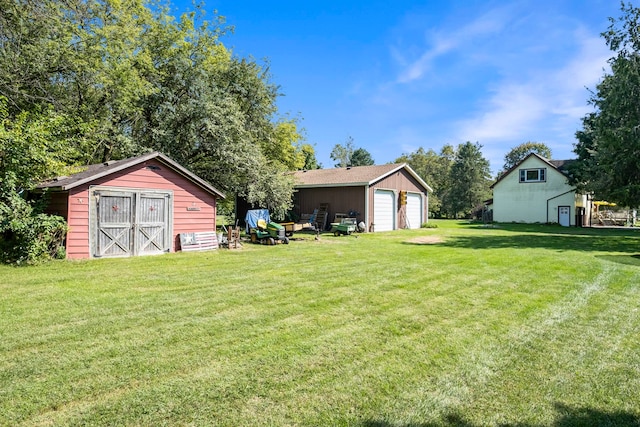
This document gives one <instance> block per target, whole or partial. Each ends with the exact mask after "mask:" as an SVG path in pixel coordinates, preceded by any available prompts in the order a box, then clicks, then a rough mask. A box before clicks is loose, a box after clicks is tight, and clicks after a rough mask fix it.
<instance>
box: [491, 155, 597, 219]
mask: <svg viewBox="0 0 640 427" xmlns="http://www.w3.org/2000/svg"><path fill="white" fill-rule="evenodd" d="M571 162H572V160H547V159H545V158H544V157H541V156H539V155H537V154H535V153H531V154H529V155H528V156H527V157H525V158H524V159H523V160H522V161H521V162H520V163H518V164H517V165H515V166H514V167H512V168H511V169H509V170H508V171H506V172H505V173H503V174H502V175H501V176H500V178H498V180H497V181H496V182H495V183H494V184H493V185H492V186H491V188H492V189H493V220H494V221H496V222H524V223H558V224H560V225H563V226H566V227H569V226H575V225H576V220H577V221H578V224H577V225H578V226H583V225H588V224H590V218H589V217H588V216H589V215H590V214H591V206H590V203H591V200H590V198H589V197H588V196H587V195H584V194H579V193H577V192H576V189H575V187H573V186H571V185H569V181H568V175H567V170H566V167H567V165H568V164H569V163H571Z"/></svg>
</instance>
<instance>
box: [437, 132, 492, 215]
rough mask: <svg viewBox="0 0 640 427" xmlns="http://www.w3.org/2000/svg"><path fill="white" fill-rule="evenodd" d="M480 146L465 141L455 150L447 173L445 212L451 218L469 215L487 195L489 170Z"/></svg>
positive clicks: (488, 192)
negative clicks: (448, 187) (447, 191)
mask: <svg viewBox="0 0 640 427" xmlns="http://www.w3.org/2000/svg"><path fill="white" fill-rule="evenodd" d="M481 149H482V146H481V145H480V144H478V143H475V144H472V143H471V142H469V141H467V142H466V143H464V144H460V145H459V146H458V149H457V150H456V155H455V159H454V161H453V164H452V165H451V169H450V171H449V180H450V194H449V200H448V206H447V210H448V213H449V214H450V215H451V216H453V217H456V218H457V217H458V216H459V215H461V214H462V215H465V216H466V215H469V214H470V213H471V212H472V211H473V210H474V209H475V208H477V207H478V206H479V205H481V204H482V202H483V200H485V199H486V198H487V197H488V196H489V194H490V191H489V184H490V177H491V170H490V167H489V161H488V160H486V159H485V158H484V157H483V155H482V151H481Z"/></svg>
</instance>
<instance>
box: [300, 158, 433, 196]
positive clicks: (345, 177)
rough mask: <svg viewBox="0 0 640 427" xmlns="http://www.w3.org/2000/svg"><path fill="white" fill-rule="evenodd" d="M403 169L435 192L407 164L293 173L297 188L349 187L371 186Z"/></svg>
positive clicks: (427, 188)
mask: <svg viewBox="0 0 640 427" xmlns="http://www.w3.org/2000/svg"><path fill="white" fill-rule="evenodd" d="M401 169H405V170H407V172H409V174H411V176H413V177H414V178H415V179H416V180H417V181H418V182H419V183H420V185H422V186H423V187H424V188H425V189H426V190H427V191H433V190H432V189H431V187H429V185H428V184H427V183H426V182H424V180H423V179H422V178H421V177H420V176H419V175H418V174H417V173H416V172H415V171H414V170H413V169H411V167H409V165H407V164H406V163H393V164H386V165H373V166H352V167H347V168H334V169H314V170H304V171H296V172H293V176H294V177H295V178H296V180H297V181H298V184H296V188H311V187H347V186H360V185H371V184H373V183H375V182H376V181H379V180H381V179H383V178H385V177H387V176H389V175H391V174H392V173H394V172H396V171H399V170H401Z"/></svg>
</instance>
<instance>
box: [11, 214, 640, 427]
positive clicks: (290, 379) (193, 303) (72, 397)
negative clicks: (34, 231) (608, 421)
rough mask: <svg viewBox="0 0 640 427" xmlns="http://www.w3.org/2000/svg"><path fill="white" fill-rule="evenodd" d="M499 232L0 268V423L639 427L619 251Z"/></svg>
mask: <svg viewBox="0 0 640 427" xmlns="http://www.w3.org/2000/svg"><path fill="white" fill-rule="evenodd" d="M507 228H508V229H488V228H480V227H475V226H466V225H460V224H457V223H456V224H452V225H451V226H450V225H449V223H445V224H443V226H442V228H439V229H436V230H416V231H398V232H393V233H382V234H380V235H360V236H359V237H358V238H357V239H356V238H355V237H342V238H333V237H332V236H321V239H320V241H315V240H312V238H311V239H309V240H307V241H294V242H292V244H291V245H289V246H285V245H280V246H276V247H263V246H250V245H249V246H247V247H246V248H245V249H243V250H242V251H236V252H234V251H218V252H212V253H206V254H205V253H199V254H175V255H170V256H166V257H164V256H163V257H151V258H145V259H125V260H98V261H91V262H81V263H54V264H51V265H48V266H41V267H36V268H29V269H9V268H4V267H2V268H0V288H2V291H6V293H4V294H3V295H6V296H7V298H6V299H5V298H4V297H3V299H2V306H0V308H2V310H3V313H4V312H7V313H8V314H9V315H8V316H7V317H3V318H2V319H0V327H1V328H0V330H2V331H3V332H2V333H3V344H1V345H2V346H3V347H2V349H3V352H2V355H1V356H0V367H2V370H1V372H2V373H1V374H0V375H1V376H0V378H1V384H0V385H1V386H2V387H1V388H0V414H2V415H0V424H3V423H6V424H7V425H20V424H21V425H47V424H48V425H113V424H120V425H189V424H194V425H229V426H231V425H233V426H238V425H360V426H371V425H382V426H385V427H386V426H395V425H398V426H405V425H413V424H418V425H420V424H424V423H428V422H430V423H436V424H438V423H444V424H447V423H449V421H447V420H449V419H459V420H462V421H464V422H468V423H469V424H470V425H488V424H491V423H492V422H491V421H487V420H501V419H504V420H510V422H513V420H531V422H532V423H536V422H538V421H537V420H554V421H556V420H558V419H559V418H561V417H562V415H561V410H560V409H558V408H561V406H557V405H560V404H570V403H571V402H572V400H571V399H560V398H556V397H557V396H558V395H560V394H561V393H562V392H566V390H569V389H576V390H581V391H580V393H576V394H575V396H576V400H575V401H577V399H578V398H580V399H582V400H581V402H582V403H581V405H580V406H576V407H575V408H576V411H578V410H584V409H585V408H586V409H593V410H598V411H601V412H603V411H604V412H605V413H607V414H608V413H614V414H615V413H617V412H622V415H621V416H626V417H633V416H634V414H635V415H637V411H636V410H635V409H634V408H637V407H638V398H637V397H631V398H629V397H626V396H627V395H626V394H624V393H626V392H627V391H628V388H629V387H630V386H632V385H637V383H634V382H632V381H630V380H628V379H626V378H627V377H626V374H628V373H633V372H636V367H637V358H636V356H634V355H629V353H634V354H636V353H637V346H638V345H637V342H636V341H635V340H634V339H633V335H632V333H633V331H637V323H636V319H634V318H633V316H619V315H618V316H616V315H615V312H616V310H625V309H628V311H629V310H631V311H632V310H633V309H634V308H637V290H633V287H632V286H630V285H628V284H627V285H626V286H625V285H623V284H624V283H634V281H636V283H637V279H638V277H637V271H638V266H637V265H635V264H634V261H633V258H631V257H630V255H631V254H633V252H631V251H632V248H633V244H634V243H635V245H636V247H638V246H637V243H638V242H639V241H638V237H637V235H636V234H635V233H633V232H623V233H622V234H602V235H600V234H595V235H593V238H594V239H595V240H597V242H596V243H593V242H592V243H589V244H587V245H586V247H585V248H582V249H581V248H578V247H576V246H575V244H576V242H582V239H584V237H585V236H583V235H580V234H578V235H575V236H573V235H571V234H569V235H565V234H562V233H560V234H559V235H560V237H563V238H564V239H567V240H559V241H558V242H556V243H554V242H555V240H554V239H553V238H552V236H550V234H551V233H548V232H545V231H547V230H549V231H553V234H554V235H557V234H558V233H557V231H558V230H560V231H562V232H563V233H564V232H565V230H563V229H559V228H554V227H550V228H542V232H541V231H540V230H539V229H535V230H530V229H529V228H528V227H524V226H511V227H507ZM581 231H582V230H576V232H578V233H580V232H581ZM589 232H590V233H592V231H589ZM421 236H422V237H425V236H427V237H434V236H436V237H438V238H440V243H437V244H431V245H422V244H412V243H408V241H410V240H412V239H413V238H414V237H421ZM589 237H591V236H589ZM485 240H488V242H486V243H485ZM607 241H609V244H608V245H606V244H605V242H607ZM527 242H528V244H527ZM512 244H513V245H515V246H517V247H509V245H512ZM606 248H609V250H606ZM606 257H610V258H606ZM611 257H614V258H611ZM615 257H618V258H615ZM617 260H624V263H622V262H613V261H617ZM116 270H117V271H119V273H117V274H115V273H113V272H114V271H116ZM599 274H602V276H600V279H598V277H599V276H598V275H599ZM10 276H11V277H12V279H13V282H12V284H11V285H7V284H6V283H7V282H6V281H5V280H4V279H5V278H7V277H10ZM34 277H37V278H39V279H38V280H34ZM57 279H59V281H58V282H56V280H57ZM598 280H599V281H598ZM594 284H595V285H594ZM27 287H29V291H25V288H27ZM29 295H33V298H32V299H30V298H29ZM634 298H635V300H634ZM566 311H568V312H569V314H567V313H566ZM605 313H606V316H608V317H607V318H606V319H609V318H610V320H609V321H608V322H604V321H603V319H605V317H598V316H599V315H600V314H601V315H602V316H605ZM625 313H627V311H625ZM610 328H614V329H613V330H609V329H610ZM4 337H7V339H4ZM580 338H584V339H585V341H591V342H594V343H595V344H593V345H591V346H590V344H586V343H581V342H580V341H579V340H580ZM605 342H611V343H615V345H613V344H611V345H610V346H609V347H606V346H605V345H604V343H605ZM585 348H593V351H585ZM605 350H606V351H605ZM576 352H578V353H580V352H582V353H584V355H585V356H584V358H583V359H582V361H581V362H580V363H578V362H577V361H573V360H571V362H572V363H568V361H569V358H570V357H571V356H572V355H573V354H574V353H576ZM582 353H580V354H582ZM600 354H606V357H607V359H606V360H605V361H603V360H601V359H599V355H600ZM609 361H610V362H609ZM563 366H566V367H567V370H566V371H565V370H563V369H562V367H563ZM584 367H586V368H587V372H586V373H582V374H581V376H577V375H575V374H571V372H572V371H574V370H575V369H578V368H584ZM588 369H591V370H592V371H591V372H589V371H588ZM580 372H582V371H580ZM605 372H606V373H607V374H608V375H609V376H610V378H609V379H608V380H607V381H606V382H605V383H604V384H606V385H603V387H602V390H603V391H602V392H601V393H599V394H598V395H597V396H598V397H597V398H593V397H589V396H587V394H586V393H583V392H582V389H586V388H587V387H590V386H592V385H593V380H592V378H595V377H598V375H600V374H597V373H605ZM556 377H557V378H560V377H562V378H563V381H565V382H560V381H555V382H554V381H550V380H549V379H548V378H556ZM572 387H573V388H572ZM532 388H533V389H534V391H536V390H537V391H538V392H537V393H535V392H534V393H531V390H532ZM525 392H527V393H529V394H531V395H532V396H533V398H526V397H525V396H524V395H525ZM498 394H499V395H498ZM623 395H624V396H625V398H622V397H621V396H623ZM434 396H435V397H434ZM606 402H612V403H611V405H609V406H607V403H606ZM605 407H606V408H607V409H606V411H605V409H604V408H605ZM562 410H563V411H564V412H567V411H568V410H567V409H566V408H565V409H562ZM576 413H578V412H576ZM578 415H579V413H578ZM456 417H457V418H456ZM376 423H378V424H376ZM411 423H413V424H411Z"/></svg>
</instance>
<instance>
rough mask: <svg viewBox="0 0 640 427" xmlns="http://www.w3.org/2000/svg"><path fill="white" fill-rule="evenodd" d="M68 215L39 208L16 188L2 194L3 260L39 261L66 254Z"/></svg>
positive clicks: (0, 254)
mask: <svg viewBox="0 0 640 427" xmlns="http://www.w3.org/2000/svg"><path fill="white" fill-rule="evenodd" d="M67 229H68V228H67V223H66V221H65V220H64V218H62V217H60V216H55V215H48V214H45V213H42V212H39V209H37V208H34V205H33V204H32V203H29V202H28V201H27V200H25V199H24V198H23V197H21V195H20V194H19V193H18V192H16V191H15V190H13V189H9V190H6V189H5V190H3V191H2V194H0V261H2V262H4V263H10V264H24V263H26V264H35V263H38V262H42V261H46V260H49V259H54V258H64V257H65V250H64V246H63V243H64V238H65V236H66V234H67Z"/></svg>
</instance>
